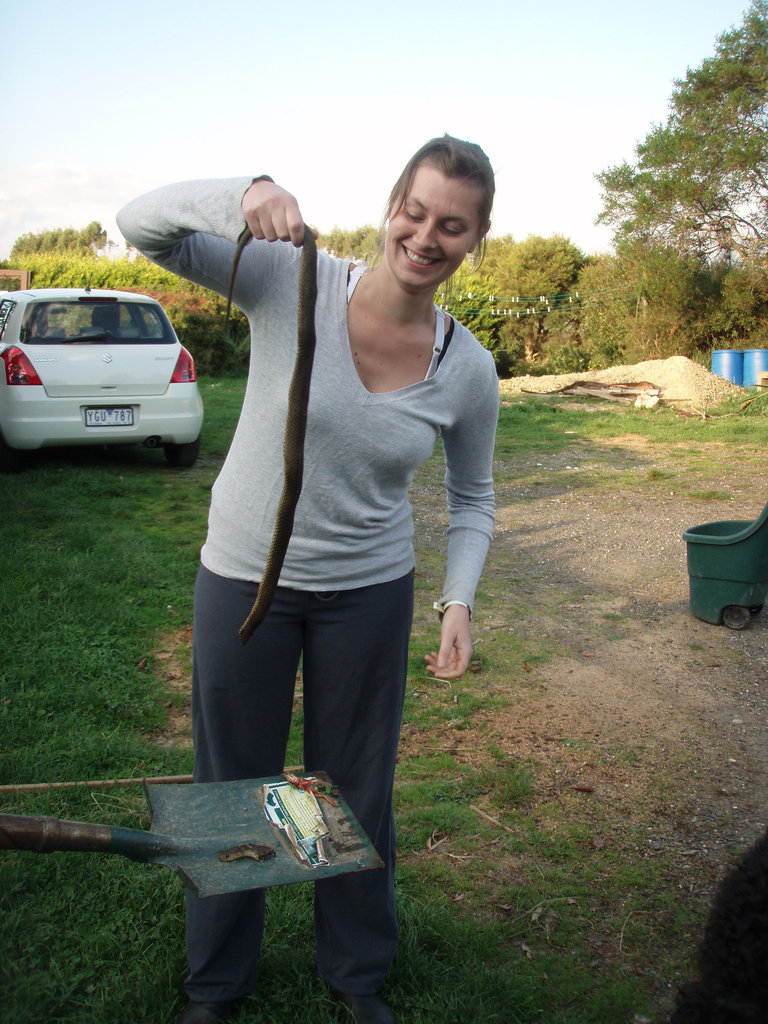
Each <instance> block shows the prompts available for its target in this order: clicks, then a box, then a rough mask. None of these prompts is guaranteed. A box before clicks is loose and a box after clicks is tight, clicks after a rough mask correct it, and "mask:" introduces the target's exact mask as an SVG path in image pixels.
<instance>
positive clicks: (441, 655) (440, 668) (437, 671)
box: [424, 604, 472, 679]
mask: <svg viewBox="0 0 768 1024" xmlns="http://www.w3.org/2000/svg"><path fill="white" fill-rule="evenodd" d="M471 657H472V636H471V634H470V631H469V608H465V607H464V605H462V604H451V605H449V606H448V607H447V608H446V609H445V614H444V615H443V621H442V625H441V627H440V650H439V652H438V653H437V654H435V652H434V651H433V652H432V653H431V654H426V655H425V656H424V660H425V661H426V663H427V672H431V673H432V675H433V676H435V677H436V678H437V679H459V678H460V677H461V676H463V675H464V673H465V672H466V671H467V669H468V668H469V662H470V659H471Z"/></svg>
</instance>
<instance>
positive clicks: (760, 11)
mask: <svg viewBox="0 0 768 1024" xmlns="http://www.w3.org/2000/svg"><path fill="white" fill-rule="evenodd" d="M636 154H637V161H636V163H634V164H629V163H626V162H625V163H623V164H621V165H619V166H618V167H612V168H609V169H608V170H606V171H603V172H602V173H601V174H598V175H597V179H598V181H599V182H600V184H601V185H602V187H603V190H604V209H603V212H602V213H601V214H600V217H599V218H598V220H599V221H602V222H603V223H608V224H613V225H615V226H616V228H617V241H620V240H621V239H634V240H643V241H645V243H646V244H648V245H650V246H655V245H673V246H674V247H675V248H677V249H678V250H680V251H685V252H687V253H689V254H692V253H693V252H696V253H698V254H702V255H704V256H705V257H706V258H709V259H722V258H726V259H728V258H731V257H732V256H733V255H734V254H735V255H736V257H737V258H739V259H740V260H742V261H744V262H750V261H753V260H755V261H756V260H760V259H761V258H763V257H764V256H765V254H766V251H768V0H753V2H752V5H751V7H750V8H749V10H748V11H747V12H746V14H745V16H744V21H743V23H742V25H741V26H740V27H739V28H736V29H732V30H731V31H728V32H725V33H724V34H723V35H721V36H720V37H719V38H718V40H717V42H716V46H715V55H714V56H713V57H710V58H708V59H706V60H705V61H704V62H703V63H702V64H701V66H700V67H699V68H697V69H695V70H693V71H691V70H689V71H688V73H687V75H686V77H685V79H683V80H682V81H677V82H676V83H675V90H674V92H673V94H672V98H671V101H670V115H669V118H668V120H667V122H666V124H663V125H658V126H656V127H654V128H653V129H652V131H651V132H650V133H649V135H648V136H647V137H646V139H645V141H644V142H642V143H640V144H639V145H638V146H637V148H636Z"/></svg>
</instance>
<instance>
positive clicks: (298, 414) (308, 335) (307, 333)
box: [227, 227, 317, 644]
mask: <svg viewBox="0 0 768 1024" xmlns="http://www.w3.org/2000/svg"><path fill="white" fill-rule="evenodd" d="M252 237H253V235H252V234H251V232H250V230H249V229H248V228H246V229H245V231H244V232H243V233H242V235H241V236H240V238H239V239H238V243H237V249H236V250H235V258H234V260H233V263H232V274H231V275H230V279H229V296H228V299H227V323H228V322H229V313H230V309H231V306H232V293H233V290H234V286H235V277H236V275H237V268H238V265H239V263H240V257H241V255H242V253H243V250H244V249H245V247H246V245H248V243H249V242H250V240H251V238H252ZM316 300H317V247H316V245H315V237H314V235H313V234H312V232H311V230H310V229H309V228H308V227H305V228H304V242H303V245H302V250H301V265H300V270H299V299H298V345H297V349H296V362H295V364H294V367H293V376H292V378H291V385H290V389H289V391H288V414H287V416H286V421H285V438H284V440H283V470H284V479H283V490H282V493H281V495H280V502H279V504H278V507H277V519H276V520H275V529H274V533H273V535H272V544H271V546H270V549H269V554H268V556H267V564H266V565H265V567H264V574H263V576H262V578H261V582H260V583H259V591H258V594H257V595H256V601H255V603H254V605H253V608H252V609H251V611H250V614H249V615H248V618H247V619H246V620H245V622H244V623H243V625H242V626H241V627H240V632H239V636H240V641H241V643H243V644H246V643H248V640H249V639H250V638H251V636H252V634H253V633H254V631H255V630H256V629H257V628H258V626H260V625H261V623H262V622H263V621H264V618H265V617H266V614H267V612H268V611H269V608H270V605H271V604H272V598H273V597H274V594H275V589H276V587H277V583H278V580H279V579H280V570H281V569H282V567H283V562H284V560H285V553H286V551H287V550H288V542H289V541H290V539H291V533H292V532H293V520H294V514H295V512H296V505H297V503H298V500H299V495H300V494H301V484H302V477H303V474H304V436H305V434H306V427H307V406H308V404H309V385H310V380H311V377H312V363H313V360H314V355H315V302H316Z"/></svg>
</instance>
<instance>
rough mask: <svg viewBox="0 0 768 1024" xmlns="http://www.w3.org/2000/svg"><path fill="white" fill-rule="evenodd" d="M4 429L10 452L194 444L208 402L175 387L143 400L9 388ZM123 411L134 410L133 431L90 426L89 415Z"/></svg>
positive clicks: (188, 387) (190, 388) (2, 409)
mask: <svg viewBox="0 0 768 1024" xmlns="http://www.w3.org/2000/svg"><path fill="white" fill-rule="evenodd" d="M2 399H3V401H2V405H0V429H2V433H3V437H4V438H5V442H6V444H8V445H9V446H10V447H11V448H18V449H34V448H52V447H56V446H60V445H76V444H84V445H85V444H143V443H144V442H145V441H146V440H148V439H149V438H153V439H155V442H156V443H157V444H189V443H190V442H192V441H195V440H196V439H197V438H198V437H199V435H200V428H201V426H202V423H203V403H202V399H201V398H200V393H199V392H198V390H197V385H195V384H189V383H185V384H170V385H169V386H168V390H167V392H166V393H165V394H164V395H149V396H142V397H141V398H131V397H120V398H117V397H116V398H114V399H113V400H112V401H110V400H109V399H106V398H104V397H101V398H93V399H89V398H50V397H48V396H47V395H46V394H45V391H44V389H43V388H42V387H37V386H34V385H32V386H27V387H19V388H10V387H7V388H5V394H4V395H3V396H2ZM109 407H119V408H121V409H131V410H132V411H133V425H132V426H125V425H122V424H121V425H119V426H95V427H88V426H86V423H85V410H86V409H94V408H109Z"/></svg>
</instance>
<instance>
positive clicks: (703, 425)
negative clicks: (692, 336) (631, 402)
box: [0, 379, 768, 1024]
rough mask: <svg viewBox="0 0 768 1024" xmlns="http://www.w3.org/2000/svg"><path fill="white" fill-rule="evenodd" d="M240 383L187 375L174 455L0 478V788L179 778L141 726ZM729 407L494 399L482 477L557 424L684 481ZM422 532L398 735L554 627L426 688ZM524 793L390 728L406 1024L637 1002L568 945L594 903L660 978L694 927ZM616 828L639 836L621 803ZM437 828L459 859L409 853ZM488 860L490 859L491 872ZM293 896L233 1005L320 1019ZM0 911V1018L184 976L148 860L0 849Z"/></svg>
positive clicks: (657, 873) (294, 750)
mask: <svg viewBox="0 0 768 1024" xmlns="http://www.w3.org/2000/svg"><path fill="white" fill-rule="evenodd" d="M243 387H244V382H243V381H242V380H239V379H224V380H218V381H212V380H204V381H202V382H201V388H202V393H203V397H204V401H205V414H206V421H205V425H204V432H203V446H202V452H201V458H200V461H199V463H198V465H197V466H196V467H194V468H193V469H191V470H172V469H170V468H168V467H167V466H166V465H165V462H164V459H163V457H162V453H157V452H150V451H144V450H138V449H137V450H133V449H126V450H118V451H108V452H101V451H90V450H89V451H87V452H85V451H73V450H67V451H64V452H60V451H49V452H45V453H41V454H39V455H38V456H37V457H35V458H34V459H33V460H32V461H31V464H30V466H29V468H27V469H26V470H25V471H24V472H22V473H19V474H16V475H9V476H4V477H2V478H0V507H1V508H2V513H3V515H2V518H3V526H4V531H3V532H4V544H3V545H2V549H0V578H1V579H2V581H3V582H2V588H0V613H1V614H0V621H2V623H3V631H2V640H0V738H1V740H2V742H1V743H0V784H5V785H8V784H22V783H34V782H54V781H69V780H75V781H80V780H92V779H105V778H122V777H128V776H130V777H142V776H152V775H174V774H184V773H187V772H190V771H191V763H192V756H191V750H190V749H189V747H188V746H185V745H169V744H165V743H161V742H158V737H159V736H160V735H162V734H163V732H164V730H165V728H166V726H167V722H168V719H169V716H170V715H171V714H172V713H173V711H174V709H175V708H177V707H178V706H179V705H180V704H182V703H183V702H184V700H185V699H186V697H185V694H184V693H183V692H180V691H179V688H178V687H177V686H173V685H171V684H170V682H169V680H168V679H167V678H166V675H165V674H164V661H163V659H162V657H161V652H163V651H164V650H166V649H167V648H168V646H169V644H173V643H174V639H173V638H174V637H177V636H178V635H179V634H180V633H183V632H184V631H185V630H187V629H188V627H189V625H190V623H191V615H192V585H193V579H194V575H195V571H196V568H197V558H198V553H199V549H200V546H201V544H202V542H203V539H204V535H205V529H206V516H207V508H208V499H209V492H210V487H211V485H212V483H213V481H214V479H215V476H216V473H217V471H218V468H219V466H220V464H221V461H222V459H223V457H224V455H225V453H226V450H227V446H228V443H229V439H230V437H231V434H232V431H233V429H234V426H235V422H236V418H237V414H238V410H239V405H240V401H241V398H242V393H243ZM728 413H729V414H728V415H723V416H715V417H713V418H711V419H709V420H707V421H700V420H695V419H685V418H681V417H679V416H676V415H674V414H673V413H672V412H669V411H665V410H657V411H654V412H647V411H646V412H638V411H635V410H632V409H627V408H624V407H620V408H618V407H615V406H612V405H609V404H607V403H606V405H605V407H604V408H601V409H600V411H599V412H595V411H589V410H588V407H587V406H586V405H582V404H580V403H579V402H568V403H562V404H559V405H558V404H557V403H553V402H547V401H542V400H540V399H536V398H530V399H525V400H523V401H515V402H510V403H506V404H505V406H504V408H503V410H502V416H501V420H500V426H499V433H498V446H497V460H498V475H499V478H500V479H501V480H502V481H503V484H504V486H505V487H510V486H517V485H518V484H526V485H530V486H535V480H534V479H533V478H531V479H528V480H522V479H521V478H520V476H519V471H518V470H515V471H514V472H513V471H512V468H511V467H512V461H513V459H514V456H515V454H517V453H519V452H521V451H524V450H529V451H541V452H547V453H550V454H551V453H553V452H556V451H558V450H559V449H561V448H565V447H566V446H567V445H568V444H569V443H570V441H571V439H572V438H573V436H575V435H576V436H578V437H580V438H582V439H587V440H589V439H594V440H605V439H609V438H611V437H615V436H617V435H619V434H622V433H634V434H639V435H642V436H644V437H647V438H649V439H650V440H652V441H657V442H659V443H663V444H666V445H677V446H680V447H681V449H684V450H685V451H687V452H688V453H689V455H688V457H687V461H686V467H687V471H688V472H690V473H691V474H692V476H691V479H692V480H693V481H694V482H695V473H696V468H697V465H698V462H697V459H705V458H706V453H705V452H703V451H702V448H701V446H702V442H706V443H712V444H717V445H721V446H738V445H741V444H744V443H745V442H746V441H747V440H748V441H749V445H750V450H751V451H753V450H754V447H755V446H758V447H760V446H762V449H763V451H764V450H765V445H766V442H768V420H767V419H766V417H765V416H764V415H763V414H762V412H761V410H760V408H759V403H755V408H754V409H751V410H750V414H749V415H743V414H739V412H738V409H737V408H734V409H732V410H728ZM594 472H595V478H594V481H593V484H594V486H605V487H611V488H613V487H616V486H618V480H617V478H616V474H615V473H613V471H612V470H611V467H610V466H606V468H605V470H604V476H603V477H601V474H600V471H599V470H595V471H594ZM656 472H657V473H661V478H663V473H662V471H660V470H659V471H656ZM531 473H532V474H535V470H531ZM612 473H613V477H612V478H611V474H612ZM441 476H442V472H441V468H440V455H439V452H438V453H436V455H435V457H434V458H433V460H432V461H431V463H429V464H428V465H427V466H426V467H425V468H424V471H423V473H422V474H420V476H419V479H418V481H417V486H416V490H417V491H418V493H419V498H418V502H417V501H416V500H415V501H414V504H415V505H416V507H417V530H419V527H418V522H419V515H418V513H419V509H420V508H422V507H423V508H425V509H426V508H428V507H429V508H432V511H433V512H434V508H435V507H438V505H435V503H439V507H440V508H442V502H443V498H442V493H441V486H440V480H441ZM625 482H626V481H625ZM655 482H656V478H654V479H649V480H647V481H646V480H644V479H642V478H641V479H639V480H635V481H634V483H633V486H644V485H645V484H646V483H647V484H648V485H649V486H653V485H654V483H655ZM627 486H628V484H627ZM692 486H693V484H692ZM702 500H703V501H706V500H707V494H702ZM442 543H443V542H442V537H441V536H440V534H439V532H438V531H437V530H432V529H425V530H424V531H419V551H418V576H417V605H418V609H417V616H416V621H415V624H414V639H413V650H412V662H411V675H410V678H409V684H408V696H407V700H406V710H405V729H406V733H407V735H408V736H413V735H415V734H421V735H430V734H432V735H437V734H439V732H440V730H441V729H442V728H443V727H444V726H445V725H447V724H450V725H451V727H452V728H457V729H464V728H465V729H470V728H472V727H473V726H474V725H475V724H476V723H477V722H478V721H479V720H480V717H481V716H482V717H483V719H485V718H486V717H487V716H488V714H489V713H492V712H493V709H494V707H504V706H507V705H508V704H509V702H510V700H511V699H512V693H511V688H513V687H514V686H515V685H517V684H516V683H515V680H518V679H520V678H526V674H528V673H531V671H533V672H534V673H535V669H536V666H537V665H538V664H541V663H543V662H545V661H546V660H547V659H548V658H550V657H551V656H552V655H553V646H552V643H551V642H549V641H548V640H547V639H546V638H542V637H536V636H535V633H534V632H533V631H531V630H527V631H526V634H525V636H523V637H521V636H519V635H517V634H516V632H515V631H514V630H499V632H498V634H497V636H496V638H495V644H494V647H493V654H492V656H491V655H489V654H487V653H482V654H478V658H477V662H476V664H475V665H474V666H473V669H474V671H473V672H471V673H469V674H468V675H467V676H466V678H465V679H464V680H462V681H460V682H459V683H457V684H455V685H453V686H451V687H447V686H440V685H436V684H435V682H434V681H433V680H429V679H428V678H427V676H426V673H425V671H424V668H423V655H424V653H425V652H426V651H428V650H432V649H434V648H435V645H436V643H437V638H438V630H437V623H436V621H435V619H434V617H433V613H432V612H431V600H432V597H433V595H435V594H436V593H438V592H439V588H440V576H441V566H442V551H443V547H442ZM492 557H493V555H491V558H492ZM483 600H484V601H485V602H486V604H485V607H486V610H487V611H495V612H496V613H498V614H499V615H501V616H503V615H504V614H505V604H504V601H505V598H504V595H503V593H501V592H499V591H497V590H495V589H494V588H493V587H492V586H490V585H489V586H488V587H487V588H486V589H485V591H484V593H483ZM486 651H487V649H486ZM187 667H188V666H187ZM300 726H301V710H300V700H297V711H296V716H295V727H296V728H295V731H294V736H293V738H292V743H291V750H290V751H289V755H288V763H289V764H297V763H299V760H300V754H299V753H298V751H300V741H299V735H298V730H299V729H300ZM535 791H536V777H535V772H534V771H533V770H532V768H531V766H530V765H526V764H524V763H518V762H516V761H512V760H510V759H508V758H506V757H504V756H503V754H501V752H499V754H498V756H496V757H491V758H486V759H485V761H484V762H482V763H478V764H476V765H458V764H457V762H456V759H455V758H454V757H453V756H452V753H451V751H450V750H449V749H440V748H439V747H438V746H437V745H435V744H425V745H423V747H421V748H418V747H417V746H416V745H415V744H413V743H410V742H409V743H408V744H407V745H406V746H405V747H404V753H403V756H402V758H401V761H400V765H399V772H398V780H397V789H396V796H397V823H398V834H399V840H400V847H401V851H402V856H401V861H400V866H399V869H398V878H397V886H398V901H399V913H400V920H401V930H402V936H401V943H400V949H399V953H398V957H397V960H396V963H395V966H394V970H393V972H392V975H391V978H390V980H389V982H388V985H387V992H386V994H387V996H388V998H389V1000H390V1001H391V1003H392V1005H393V1006H394V1007H395V1009H396V1010H397V1011H398V1012H399V1013H401V1015H402V1019H403V1021H407V1022H408V1024H476V1022H478V1021H483V1022H498V1024H534V1022H536V1024H542V1022H544V1024H619V1022H628V1021H641V1020H643V1019H645V1020H651V1019H652V1017H651V1014H652V1012H653V1006H652V985H651V983H650V981H649V977H648V975H647V973H645V972H644V971H642V970H634V969H632V967H631V965H629V966H628V965H627V963H626V962H622V963H621V964H620V965H619V964H613V965H611V964H609V965H608V968H606V966H605V964H602V965H598V966H596V964H598V962H599V959H600V958H599V953H598V952H596V950H595V948H592V947H590V946H589V944H587V943H585V942H584V941H583V937H584V935H585V934H586V932H587V931H588V930H589V925H590V918H591V917H594V916H596V915H599V916H600V917H601V919H609V918H610V919H611V920H612V921H613V923H614V925H615V928H616V930H617V931H619V930H620V929H622V927H623V926H624V922H625V921H628V920H629V918H630V917H631V916H632V915H633V914H634V915H635V919H636V920H645V918H643V915H644V914H647V913H648V910H649V908H652V910H653V914H654V916H655V919H656V920H657V921H661V922H663V930H664V938H665V942H666V943H667V944H668V945H669V961H668V962H667V960H666V959H665V957H666V954H665V952H664V950H661V951H660V950H659V948H658V935H657V934H655V929H654V927H653V926H652V925H653V922H652V921H650V920H649V921H648V923H647V924H646V925H643V927H642V928H640V929H639V931H638V933H637V934H636V935H635V943H636V951H637V953H636V955H637V962H638V963H642V962H645V963H651V962H652V963H653V965H654V969H655V970H656V971H659V972H663V971H664V970H665V968H666V967H670V965H672V964H674V965H677V964H678V963H679V961H678V960H677V959H675V952H674V947H675V944H677V945H680V944H681V943H683V942H684V941H686V942H687V941H688V939H689V936H690V934H691V928H692V927H694V926H696V927H697V926H698V924H697V922H692V919H691V912H690V910H686V908H685V905H680V904H679V903H674V902H673V901H672V900H671V898H670V894H669V893H668V892H667V887H666V882H665V864H664V859H663V857H659V858H657V859H656V860H655V861H654V862H653V863H648V862H643V863H642V864H638V863H633V862H631V861H628V860H627V859H625V858H622V857H620V856H619V855H618V854H617V852H616V851H615V850H612V849H604V850H600V849H595V850H591V851H590V852H589V855H588V856H585V853H584V834H583V832H580V830H579V827H578V825H577V824H576V825H575V824H574V823H573V822H572V821H571V820H570V819H569V820H567V821H566V820H565V819H563V820H561V821H554V822H552V823H551V827H548V828H541V827H535V826H534V824H533V822H532V820H531V816H530V813H529V809H530V805H531V801H532V799H533V796H534V794H535ZM488 794H492V795H493V807H492V812H491V811H489V810H488V805H487V802H486V803H484V798H486V797H487V796H488ZM0 809H1V810H2V811H3V812H9V813H14V814H35V815H53V816H57V817H62V818H69V819H74V820H87V821H93V822H99V823H103V824H110V825H121V826H128V827H133V828H136V827H138V828H146V827H148V815H147V812H146V808H145V803H144V798H143V795H142V792H141V789H140V787H139V786H134V787H121V788H114V787H113V788H108V789H93V790H86V789H83V788H79V789H47V790H44V791H42V792H25V793H21V792H17V793H3V794H2V796H0ZM551 813H552V814H554V815H557V813H558V812H557V810H553V811H552V812H551ZM636 826H637V829H638V834H639V833H640V832H641V831H642V827H643V822H642V820H638V821H637V823H636ZM446 837H450V838H451V841H452V847H453V848H454V849H456V848H457V846H458V847H460V848H461V850H462V851H463V852H462V854H461V855H456V856H452V857H448V856H444V857H436V856H430V852H431V851H433V850H436V849H437V848H438V847H439V844H440V843H441V842H443V841H444V840H445V838H446ZM511 863H514V864H515V865H516V866H517V869H516V871H515V873H514V875H513V874H510V873H509V872H507V871H506V870H504V871H502V870H501V867H502V866H509V865H510V864H511ZM311 901H312V893H311V888H309V887H307V886H306V885H296V886H287V887H283V888H280V889H276V890H273V891H272V892H271V893H270V899H269V912H268V923H267V938H266V942H265V948H264V953H263V957H262V985H261V987H260V989H259V991H258V994H257V995H254V996H253V997H251V998H250V999H248V1000H246V1001H245V1002H244V1003H243V1004H242V1006H241V1007H240V1009H239V1011H238V1016H237V1018H236V1020H237V1021H241V1022H247V1021H253V1022H257V1021H258V1022H260V1024H267V1022H275V1024H277V1022H281V1024H285V1022H286V1021H290V1022H292V1024H326V1022H327V1024H330V1022H332V1021H336V1020H338V1014H337V1011H336V1009H335V1008H334V1005H333V1004H332V1002H331V1000H330V999H329V997H328V996H327V995H326V994H325V993H324V992H323V991H322V990H320V989H319V988H318V987H317V985H316V983H315V981H314V966H313V942H314V936H313V929H312V910H311ZM0 909H1V911H2V919H3V928H2V936H1V937H0V1017H2V1019H3V1020H7V1021H16V1022H24V1024H35V1022H41V1024H42V1022H46V1024H50V1022H61V1024H65V1022H66V1024H120V1022H122V1021H125V1022H136V1021H142V1022H150V1021H152V1022H155V1021H156V1022H170V1021H173V1020H174V1019H175V1015H176V1014H177V1013H178V1011H179V1008H180V1006H181V1005H182V999H183V995H182V989H181V983H182V980H183V977H184V973H185V955H184V936H183V929H184V921H183V886H182V884H181V882H180V881H179V879H178V878H177V877H176V876H175V875H173V874H172V873H171V872H170V871H165V870H161V869H157V868H152V867H145V866H141V865H138V864H134V863H132V862H130V861H127V860H125V859H123V858H121V857H116V856H108V855H103V854H93V853H89V854H77V853H54V854H49V855H39V854H32V853H20V852H3V853H2V855H0ZM614 967H615V969H613V968H614ZM670 969H671V967H670Z"/></svg>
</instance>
